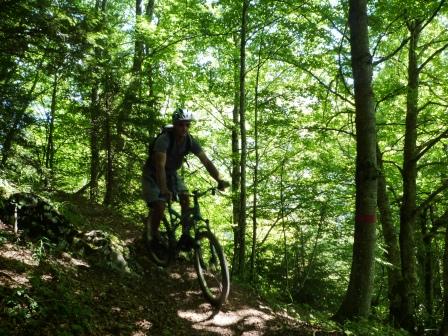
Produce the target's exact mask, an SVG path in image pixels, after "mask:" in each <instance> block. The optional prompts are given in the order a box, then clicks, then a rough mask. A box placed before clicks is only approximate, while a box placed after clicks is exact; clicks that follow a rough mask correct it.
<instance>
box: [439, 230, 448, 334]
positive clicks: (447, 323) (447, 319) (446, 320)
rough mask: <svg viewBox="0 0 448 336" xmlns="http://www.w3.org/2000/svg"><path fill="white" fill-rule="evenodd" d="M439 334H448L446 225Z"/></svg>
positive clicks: (447, 237)
mask: <svg viewBox="0 0 448 336" xmlns="http://www.w3.org/2000/svg"><path fill="white" fill-rule="evenodd" d="M439 336H448V226H446V227H445V253H444V255H443V320H442V326H441V327H440V332H439Z"/></svg>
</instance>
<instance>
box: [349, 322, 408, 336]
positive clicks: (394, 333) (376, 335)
mask: <svg viewBox="0 0 448 336" xmlns="http://www.w3.org/2000/svg"><path fill="white" fill-rule="evenodd" d="M343 330H344V334H345V335H347V336H355V335H356V336H358V335H359V336H370V335H372V336H380V335H390V336H408V335H410V334H409V333H408V332H406V331H405V330H402V329H401V330H397V329H394V328H392V327H390V326H388V325H387V324H386V325H385V324H384V323H382V322H381V321H372V320H357V321H350V322H346V323H345V324H344V326H343Z"/></svg>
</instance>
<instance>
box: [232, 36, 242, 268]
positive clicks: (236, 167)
mask: <svg viewBox="0 0 448 336" xmlns="http://www.w3.org/2000/svg"><path fill="white" fill-rule="evenodd" d="M234 42H235V45H238V37H237V35H236V34H235V35H234ZM236 50H237V49H236V48H235V56H234V60H233V64H234V73H233V82H234V88H235V90H234V92H235V95H234V101H233V120H232V209H233V224H234V225H233V241H234V250H233V258H232V274H236V271H237V268H238V267H237V265H238V263H239V262H238V236H239V234H238V223H239V218H240V206H239V205H240V196H239V191H240V177H241V170H240V150H239V148H240V146H239V135H238V134H239V120H240V118H239V107H238V106H239V101H240V96H239V57H238V53H237V51H236Z"/></svg>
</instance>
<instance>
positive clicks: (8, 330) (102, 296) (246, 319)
mask: <svg viewBox="0 0 448 336" xmlns="http://www.w3.org/2000/svg"><path fill="white" fill-rule="evenodd" d="M77 209H78V210H79V211H80V212H82V211H90V212H92V213H91V214H90V217H89V224H88V226H89V227H87V226H86V228H85V229H86V230H88V229H92V228H97V227H101V226H102V227H105V226H106V227H109V228H113V233H114V235H117V236H118V237H120V239H121V240H122V241H123V242H125V243H126V244H127V246H128V247H129V249H130V250H131V256H130V260H129V261H130V262H129V264H130V266H131V269H132V270H133V271H132V272H129V273H127V272H123V271H117V270H113V269H111V268H109V267H104V266H101V265H98V264H95V263H91V262H90V261H89V260H88V259H84V258H82V257H79V256H77V257H75V255H74V254H72V253H71V252H70V251H65V252H62V253H61V252H59V253H57V254H56V255H55V254H45V253H44V254H43V255H41V256H40V257H39V255H37V256H36V251H38V249H36V245H34V247H32V246H30V245H29V244H27V243H26V242H24V241H23V240H20V239H17V237H15V236H14V235H13V233H12V232H10V228H8V227H6V226H2V227H0V230H1V231H2V232H1V233H2V235H1V236H0V238H1V241H0V307H1V306H2V307H4V308H3V309H1V310H0V334H1V335H101V336H105V335H132V336H142V335H155V336H168V335H173V336H181V335H185V336H189V335H195V336H196V335H199V336H200V335H228V336H233V335H244V336H255V335H268V336H270V335H282V336H285V335H336V333H331V332H323V331H321V330H319V328H314V327H312V326H310V325H307V324H305V323H302V322H300V321H297V320H294V319H293V318H291V317H289V316H287V315H286V314H284V313H278V312H274V311H273V310H272V309H271V308H269V307H268V305H267V304H265V303H263V302H262V300H260V299H258V298H256V296H255V295H254V294H253V293H251V291H250V290H245V289H243V288H240V287H238V286H237V285H235V284H232V285H231V290H230V295H229V299H228V302H227V303H226V304H225V305H224V306H223V307H222V309H221V310H220V311H214V310H213V309H212V307H211V306H210V305H209V304H208V303H206V301H205V300H204V298H203V297H202V293H201V291H200V288H199V284H198V282H197V279H196V274H195V272H194V268H193V267H192V263H191V262H189V261H188V260H187V258H180V259H179V260H178V261H177V262H176V263H175V264H174V265H173V266H171V267H169V268H168V269H162V268H160V267H157V266H156V265H154V264H153V263H152V262H151V261H150V260H149V259H148V257H147V256H146V250H145V248H144V246H143V243H142V242H141V239H140V237H141V233H140V232H141V228H140V227H139V226H138V225H134V224H132V223H129V222H128V223H126V222H125V221H124V220H123V219H122V218H121V219H120V218H118V217H117V216H116V214H112V213H108V212H107V211H106V212H105V211H103V210H101V211H94V210H92V208H91V207H90V208H89V207H87V206H86V204H78V205H77ZM84 215H86V214H84ZM105 224H106V225H105ZM7 231H9V233H7ZM6 233H7V234H6ZM41 252H42V251H41Z"/></svg>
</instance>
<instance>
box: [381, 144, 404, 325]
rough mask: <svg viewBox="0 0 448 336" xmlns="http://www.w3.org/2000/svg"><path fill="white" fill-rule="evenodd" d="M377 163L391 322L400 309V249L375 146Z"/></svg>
mask: <svg viewBox="0 0 448 336" xmlns="http://www.w3.org/2000/svg"><path fill="white" fill-rule="evenodd" d="M377 161H378V168H379V170H380V175H379V176H378V201H377V202H378V210H379V215H380V222H381V227H382V231H383V237H384V243H385V246H386V248H385V249H386V253H385V259H386V260H387V262H388V263H389V264H390V265H391V266H389V267H387V282H388V298H389V318H390V320H391V322H393V321H394V317H395V316H397V314H398V311H399V309H400V290H401V262H400V248H399V245H398V233H397V230H396V229H395V227H394V223H393V219H392V211H391V207H390V201H389V196H388V195H387V187H386V177H385V173H384V166H383V159H382V156H381V152H380V149H379V147H378V146H377Z"/></svg>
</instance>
